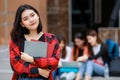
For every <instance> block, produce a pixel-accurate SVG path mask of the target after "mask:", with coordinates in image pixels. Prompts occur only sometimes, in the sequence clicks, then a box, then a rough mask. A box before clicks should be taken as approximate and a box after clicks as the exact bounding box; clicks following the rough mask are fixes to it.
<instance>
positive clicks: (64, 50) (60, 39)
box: [57, 35, 66, 59]
mask: <svg viewBox="0 0 120 80" xmlns="http://www.w3.org/2000/svg"><path fill="white" fill-rule="evenodd" d="M57 40H58V42H59V43H60V42H61V41H64V44H65V47H64V48H63V50H62V53H61V58H63V59H64V58H65V57H66V40H65V38H64V37H63V36H62V35H58V36H57Z"/></svg>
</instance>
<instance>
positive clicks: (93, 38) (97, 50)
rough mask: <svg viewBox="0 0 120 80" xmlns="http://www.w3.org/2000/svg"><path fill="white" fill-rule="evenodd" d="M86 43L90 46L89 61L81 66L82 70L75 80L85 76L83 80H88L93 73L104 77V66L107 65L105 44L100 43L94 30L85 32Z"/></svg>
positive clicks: (107, 57) (107, 58)
mask: <svg viewBox="0 0 120 80" xmlns="http://www.w3.org/2000/svg"><path fill="white" fill-rule="evenodd" d="M86 37H87V41H88V43H89V44H90V46H89V52H90V57H89V60H88V61H87V62H86V63H85V64H84V65H82V66H84V67H83V68H82V70H80V71H79V72H80V73H79V77H78V78H77V79H76V80H80V79H82V78H83V75H85V80H90V79H91V76H92V74H93V72H94V73H95V74H97V75H99V76H104V70H105V68H104V64H105V63H109V56H108V49H107V46H106V45H105V44H103V43H102V41H101V39H100V38H99V37H98V34H97V32H96V31H95V30H90V31H88V32H87V35H86Z"/></svg>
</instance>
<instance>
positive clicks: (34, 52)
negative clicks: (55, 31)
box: [24, 41, 47, 57]
mask: <svg viewBox="0 0 120 80" xmlns="http://www.w3.org/2000/svg"><path fill="white" fill-rule="evenodd" d="M24 52H25V53H27V54H29V55H30V56H33V57H46V56H47V43H46V42H40V41H25V44H24Z"/></svg>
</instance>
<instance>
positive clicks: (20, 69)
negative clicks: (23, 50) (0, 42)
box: [9, 40, 38, 74]
mask: <svg viewBox="0 0 120 80" xmlns="http://www.w3.org/2000/svg"><path fill="white" fill-rule="evenodd" d="M9 51H10V64H11V67H12V69H13V71H15V72H16V73H17V74H23V73H27V74H36V73H38V70H37V68H29V65H30V64H29V63H27V62H24V61H23V60H21V58H20V51H19V48H18V46H17V45H15V44H14V43H13V42H12V40H11V41H10V48H9Z"/></svg>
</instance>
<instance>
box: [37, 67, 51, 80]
mask: <svg viewBox="0 0 120 80" xmlns="http://www.w3.org/2000/svg"><path fill="white" fill-rule="evenodd" d="M38 71H39V74H40V75H41V76H43V77H45V78H48V77H49V74H50V70H48V69H41V68H38Z"/></svg>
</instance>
